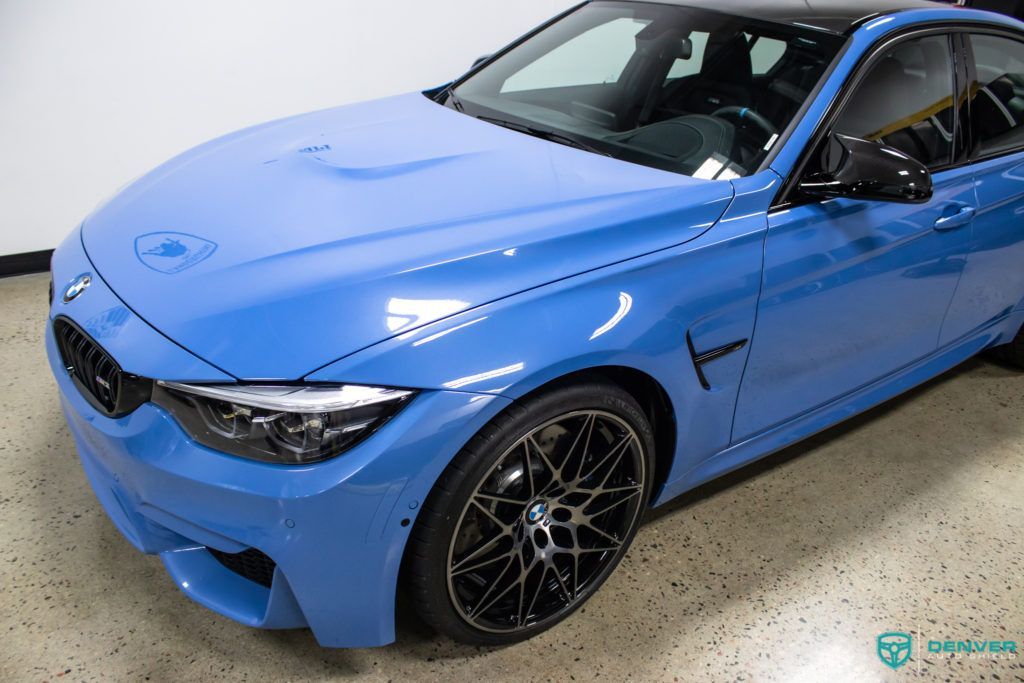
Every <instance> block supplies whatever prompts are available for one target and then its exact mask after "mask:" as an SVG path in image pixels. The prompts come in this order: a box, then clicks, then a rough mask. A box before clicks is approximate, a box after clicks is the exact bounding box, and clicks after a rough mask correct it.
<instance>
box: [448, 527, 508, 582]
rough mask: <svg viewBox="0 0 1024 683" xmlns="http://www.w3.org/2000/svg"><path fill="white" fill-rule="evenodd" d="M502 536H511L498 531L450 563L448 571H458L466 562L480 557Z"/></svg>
mask: <svg viewBox="0 0 1024 683" xmlns="http://www.w3.org/2000/svg"><path fill="white" fill-rule="evenodd" d="M503 538H511V536H509V534H506V533H499V534H497V535H496V536H494V537H493V538H491V540H489V541H485V542H484V543H482V544H481V545H479V546H477V547H476V549H475V550H473V551H472V552H470V553H469V555H466V556H465V557H464V558H462V559H461V560H459V561H458V562H456V563H455V564H454V565H452V567H451V569H450V570H449V571H450V572H452V573H455V572H458V571H460V569H461V568H462V566H463V565H465V564H466V563H468V562H472V561H473V560H476V559H478V558H480V557H483V556H484V555H486V554H487V552H488V551H489V550H491V549H492V548H493V547H494V546H495V545H496V544H497V543H498V541H500V540H501V539H503ZM513 544H514V541H513Z"/></svg>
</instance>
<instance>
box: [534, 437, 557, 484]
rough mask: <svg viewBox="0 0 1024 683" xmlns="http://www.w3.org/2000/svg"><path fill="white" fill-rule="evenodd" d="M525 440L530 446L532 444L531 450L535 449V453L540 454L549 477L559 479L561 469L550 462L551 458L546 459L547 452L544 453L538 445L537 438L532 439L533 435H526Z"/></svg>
mask: <svg viewBox="0 0 1024 683" xmlns="http://www.w3.org/2000/svg"><path fill="white" fill-rule="evenodd" d="M526 442H527V443H528V444H529V445H530V446H532V447H533V450H534V451H536V452H537V455H539V456H540V459H541V461H542V462H543V463H544V467H547V468H548V471H549V472H551V478H552V479H555V480H558V479H561V478H562V470H561V469H560V468H556V467H555V466H554V465H552V464H551V460H549V459H548V456H547V453H545V452H544V449H543V448H541V447H540V444H539V443H537V440H536V439H534V438H533V436H529V437H527V439H526Z"/></svg>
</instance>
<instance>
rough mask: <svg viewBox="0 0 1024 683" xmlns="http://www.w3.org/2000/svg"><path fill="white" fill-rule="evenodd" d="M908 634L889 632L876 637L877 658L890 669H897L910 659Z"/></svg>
mask: <svg viewBox="0 0 1024 683" xmlns="http://www.w3.org/2000/svg"><path fill="white" fill-rule="evenodd" d="M910 643H911V638H910V634H909V633H901V632H899V631H889V632H888V633H883V634H882V635H880V636H878V658H879V659H881V660H882V663H883V664H885V665H886V666H887V667H889V668H890V669H898V668H900V667H901V666H903V665H904V664H906V663H907V661H908V660H909V659H910Z"/></svg>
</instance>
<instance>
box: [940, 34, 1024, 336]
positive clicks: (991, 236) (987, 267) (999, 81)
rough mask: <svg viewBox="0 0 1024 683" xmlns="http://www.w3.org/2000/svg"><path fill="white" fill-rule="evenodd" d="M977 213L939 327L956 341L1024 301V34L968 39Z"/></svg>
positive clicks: (944, 333)
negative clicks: (959, 276)
mask: <svg viewBox="0 0 1024 683" xmlns="http://www.w3.org/2000/svg"><path fill="white" fill-rule="evenodd" d="M965 39H966V41H967V42H966V43H965V47H966V48H967V51H968V53H967V54H968V59H967V64H968V67H969V79H970V82H971V83H972V85H971V88H970V92H971V93H972V97H971V107H970V110H971V117H970V118H971V133H972V135H971V138H972V146H973V150H972V153H971V158H972V161H973V164H974V165H973V169H974V175H975V179H976V181H977V192H978V214H977V216H976V217H975V219H974V228H973V235H972V237H973V239H972V242H971V250H970V255H969V256H968V257H967V267H966V269H965V270H964V274H963V278H962V279H961V282H960V286H959V287H958V288H957V292H956V297H955V298H954V299H953V303H952V305H951V306H950V309H949V315H948V316H947V318H946V323H945V325H944V327H943V329H942V343H944V344H945V343H951V342H954V341H955V340H957V339H958V338H960V337H962V336H963V335H965V334H970V333H972V332H975V331H977V330H979V329H981V328H984V327H986V326H990V325H991V324H992V323H995V322H998V321H999V320H1001V319H1002V318H1004V317H1005V316H1007V315H1008V314H1009V313H1010V312H1011V311H1012V310H1014V309H1015V308H1017V307H1019V306H1021V305H1022V304H1024V36H1021V35H1019V34H1011V33H1005V32H995V31H993V32H991V33H980V32H979V33H971V34H968V35H966V36H965Z"/></svg>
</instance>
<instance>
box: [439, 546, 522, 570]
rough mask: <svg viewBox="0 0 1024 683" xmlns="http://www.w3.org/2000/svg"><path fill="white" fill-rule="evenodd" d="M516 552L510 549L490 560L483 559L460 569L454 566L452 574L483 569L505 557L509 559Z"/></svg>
mask: <svg viewBox="0 0 1024 683" xmlns="http://www.w3.org/2000/svg"><path fill="white" fill-rule="evenodd" d="M515 552H516V551H515V550H510V551H508V552H507V553H502V554H501V555H495V556H494V557H492V558H490V559H489V560H481V561H480V562H477V563H476V564H474V565H471V566H469V567H462V568H460V569H455V568H452V576H458V575H460V574H468V573H469V572H475V571H476V570H478V569H482V568H483V567H487V566H489V565H492V564H494V563H495V562H500V561H501V560H504V559H507V558H509V557H512V556H513V555H515ZM460 564H461V563H460Z"/></svg>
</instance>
